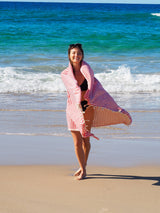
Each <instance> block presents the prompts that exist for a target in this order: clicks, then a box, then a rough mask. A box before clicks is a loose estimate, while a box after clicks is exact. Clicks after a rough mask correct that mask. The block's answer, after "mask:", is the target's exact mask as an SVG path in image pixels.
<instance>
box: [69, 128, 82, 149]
mask: <svg viewBox="0 0 160 213" xmlns="http://www.w3.org/2000/svg"><path fill="white" fill-rule="evenodd" d="M71 133H72V137H73V142H74V146H75V148H79V147H82V136H81V134H80V132H75V131H72V132H71Z"/></svg>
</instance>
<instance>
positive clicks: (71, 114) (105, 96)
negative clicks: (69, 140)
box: [61, 61, 132, 139]
mask: <svg viewBox="0 0 160 213" xmlns="http://www.w3.org/2000/svg"><path fill="white" fill-rule="evenodd" d="M80 71H81V73H82V74H83V76H84V77H85V79H86V80H87V83H88V89H87V91H86V93H85V96H84V99H85V100H87V101H88V105H91V106H93V108H94V118H93V123H92V127H99V126H107V125H114V124H120V123H123V124H125V125H130V124H131V123H132V118H131V116H130V115H129V113H128V112H127V111H126V110H124V109H122V108H121V107H120V106H118V104H117V103H116V102H115V101H114V99H113V98H112V97H111V96H110V95H109V93H108V92H107V91H106V90H105V89H104V88H103V87H102V85H101V83H100V82H99V81H98V80H97V79H96V78H95V77H94V72H93V70H92V69H91V67H90V66H89V65H88V64H87V63H86V62H85V61H83V62H82V65H81V68H80ZM61 78H62V81H63V83H64V85H65V87H66V90H67V96H68V99H67V108H66V114H67V123H68V128H69V129H70V130H78V131H80V133H81V135H82V137H84V138H86V137H90V136H93V137H95V138H97V137H96V136H94V134H92V133H90V132H89V131H88V130H87V128H86V125H85V120H84V115H83V111H82V108H81V89H80V87H79V86H78V83H77V80H76V79H75V77H74V74H73V68H72V65H71V63H69V66H68V67H67V68H66V69H65V70H64V71H63V72H62V73H61ZM97 139H98V138H97Z"/></svg>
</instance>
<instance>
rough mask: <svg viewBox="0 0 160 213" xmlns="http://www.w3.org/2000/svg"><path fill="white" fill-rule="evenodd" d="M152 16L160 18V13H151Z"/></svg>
mask: <svg viewBox="0 0 160 213" xmlns="http://www.w3.org/2000/svg"><path fill="white" fill-rule="evenodd" d="M151 15H152V16H160V13H151Z"/></svg>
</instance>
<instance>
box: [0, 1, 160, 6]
mask: <svg viewBox="0 0 160 213" xmlns="http://www.w3.org/2000/svg"><path fill="white" fill-rule="evenodd" d="M1 2H11V3H12V2H14V3H73V4H77V3H78V4H131V5H137V4H138V5H153V4H155V5H160V4H159V3H129V2H128V3H126V2H74V1H68V2H63V1H60V2H56V1H47V0H44V1H43V0H42V1H36V0H35V1H34V0H33V1H32V0H31V1H30V0H28V1H27V0H25V1H22V0H15V1H14V0H11V1H10V0H6V1H0V3H1Z"/></svg>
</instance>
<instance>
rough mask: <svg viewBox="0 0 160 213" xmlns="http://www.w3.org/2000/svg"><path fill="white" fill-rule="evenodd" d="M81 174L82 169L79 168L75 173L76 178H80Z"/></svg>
mask: <svg viewBox="0 0 160 213" xmlns="http://www.w3.org/2000/svg"><path fill="white" fill-rule="evenodd" d="M80 174H81V168H79V169H78V170H77V171H76V172H75V173H74V176H79V175H80Z"/></svg>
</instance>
